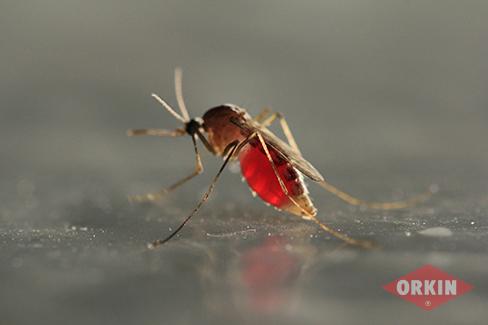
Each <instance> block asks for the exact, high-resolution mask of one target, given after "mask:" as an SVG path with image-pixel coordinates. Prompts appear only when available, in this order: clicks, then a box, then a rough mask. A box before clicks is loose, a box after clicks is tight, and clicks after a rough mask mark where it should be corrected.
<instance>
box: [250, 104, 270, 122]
mask: <svg viewBox="0 0 488 325" xmlns="http://www.w3.org/2000/svg"><path fill="white" fill-rule="evenodd" d="M270 113H271V110H270V109H269V108H267V107H265V108H263V110H262V111H261V112H259V114H258V115H256V116H255V117H254V120H255V121H256V122H258V123H262V122H263V121H264V119H265V118H267V117H268V115H269V114H270Z"/></svg>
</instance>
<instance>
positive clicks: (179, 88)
mask: <svg viewBox="0 0 488 325" xmlns="http://www.w3.org/2000/svg"><path fill="white" fill-rule="evenodd" d="M175 92H176V101H177V102H178V107H179V108H180V111H181V114H182V115H183V118H184V119H185V120H186V121H189V120H190V115H189V114H188V110H187V109H186V105H185V101H184V100H183V71H182V70H181V68H179V67H178V68H176V69H175Z"/></svg>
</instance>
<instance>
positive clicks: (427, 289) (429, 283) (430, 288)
mask: <svg viewBox="0 0 488 325" xmlns="http://www.w3.org/2000/svg"><path fill="white" fill-rule="evenodd" d="M436 282H437V283H439V282H442V281H436V280H425V281H424V295H426V296H429V295H433V296H435V291H434V284H435V283H436Z"/></svg>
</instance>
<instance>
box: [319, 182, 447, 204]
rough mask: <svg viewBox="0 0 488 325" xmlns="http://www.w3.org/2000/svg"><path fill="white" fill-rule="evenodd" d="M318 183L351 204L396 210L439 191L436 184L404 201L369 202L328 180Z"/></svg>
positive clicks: (418, 201) (421, 200) (416, 202)
mask: <svg viewBox="0 0 488 325" xmlns="http://www.w3.org/2000/svg"><path fill="white" fill-rule="evenodd" d="M318 184H319V185H320V186H321V187H322V188H324V189H325V190H326V191H328V192H330V193H332V194H334V195H335V196H337V197H338V198H340V199H341V200H343V201H345V202H347V203H349V204H351V205H358V206H364V207H367V208H370V209H378V210H394V209H403V208H408V207H411V206H414V205H416V204H418V203H421V202H423V201H426V200H427V199H429V198H430V197H431V196H432V195H433V194H434V193H436V192H437V188H436V186H431V187H430V188H429V189H428V190H427V191H426V192H424V193H422V194H419V195H416V196H413V197H411V198H409V199H407V200H404V201H394V202H369V201H365V200H361V199H358V198H356V197H354V196H352V195H350V194H347V193H345V192H343V191H341V190H340V189H338V188H337V187H335V186H334V185H332V184H330V183H328V182H326V181H325V180H323V181H320V182H318Z"/></svg>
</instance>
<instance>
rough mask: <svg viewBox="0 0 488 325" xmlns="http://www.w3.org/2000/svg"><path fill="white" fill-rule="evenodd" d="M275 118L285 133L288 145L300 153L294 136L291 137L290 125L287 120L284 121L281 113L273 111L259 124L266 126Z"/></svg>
mask: <svg viewBox="0 0 488 325" xmlns="http://www.w3.org/2000/svg"><path fill="white" fill-rule="evenodd" d="M276 119H279V121H280V125H281V129H282V130H283V133H284V134H285V137H286V139H287V140H288V144H289V145H290V147H292V148H293V150H295V151H296V152H298V153H299V154H301V153H300V149H299V148H298V145H297V142H296V141H295V137H293V133H291V130H290V127H289V126H288V122H286V119H285V117H284V116H283V114H281V113H279V112H276V113H273V114H272V115H271V116H269V117H268V118H266V119H265V120H263V121H262V122H261V124H262V125H263V126H264V127H268V126H270V125H271V124H272V123H273V122H274V121H275V120H276Z"/></svg>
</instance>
